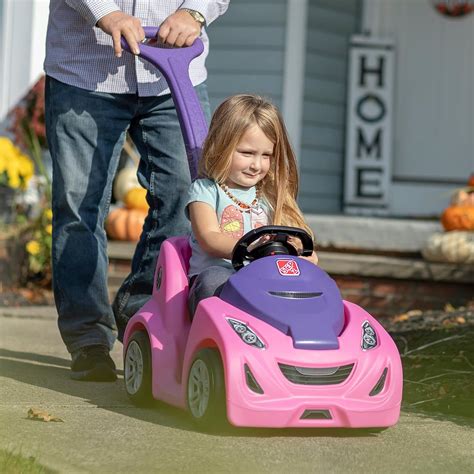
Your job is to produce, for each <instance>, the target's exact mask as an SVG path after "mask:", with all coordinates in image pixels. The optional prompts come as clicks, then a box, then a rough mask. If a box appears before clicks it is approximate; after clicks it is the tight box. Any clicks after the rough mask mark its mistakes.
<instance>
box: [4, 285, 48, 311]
mask: <svg viewBox="0 0 474 474" xmlns="http://www.w3.org/2000/svg"><path fill="white" fill-rule="evenodd" d="M41 305H54V297H53V292H52V291H51V290H50V289H49V288H42V287H37V286H34V285H31V286H27V287H26V288H11V287H10V288H9V287H7V288H5V287H2V286H1V284H0V307H9V308H15V307H18V306H41Z"/></svg>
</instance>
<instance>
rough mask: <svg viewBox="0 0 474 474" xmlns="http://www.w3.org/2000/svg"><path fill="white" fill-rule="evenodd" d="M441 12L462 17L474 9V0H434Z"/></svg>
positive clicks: (435, 5)
mask: <svg viewBox="0 0 474 474" xmlns="http://www.w3.org/2000/svg"><path fill="white" fill-rule="evenodd" d="M432 3H433V5H434V7H435V8H436V10H438V12H439V13H441V14H442V15H445V16H449V17H461V16H465V15H468V14H469V13H472V12H473V11H474V1H473V0H442V1H440V0H432Z"/></svg>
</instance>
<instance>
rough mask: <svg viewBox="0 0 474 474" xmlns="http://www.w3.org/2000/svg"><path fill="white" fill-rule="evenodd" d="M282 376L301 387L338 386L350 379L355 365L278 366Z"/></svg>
mask: <svg viewBox="0 0 474 474" xmlns="http://www.w3.org/2000/svg"><path fill="white" fill-rule="evenodd" d="M278 366H279V367H280V370H281V372H282V374H283V375H284V376H285V377H286V378H287V379H288V380H289V381H290V382H292V383H296V384H299V385H337V384H339V383H342V382H344V381H345V380H346V379H347V377H349V375H350V373H351V372H352V369H353V368H354V364H348V365H341V366H340V367H324V368H321V367H296V366H294V365H286V364H278Z"/></svg>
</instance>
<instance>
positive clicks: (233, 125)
mask: <svg viewBox="0 0 474 474" xmlns="http://www.w3.org/2000/svg"><path fill="white" fill-rule="evenodd" d="M255 124H256V125H258V126H259V127H260V129H261V130H262V132H263V133H264V134H265V135H266V137H267V138H268V139H269V140H270V141H271V142H273V144H274V151H273V155H272V158H271V164H270V169H269V171H268V173H267V175H266V176H265V178H263V180H262V181H261V182H260V183H259V184H258V186H259V188H260V190H261V193H262V195H263V197H264V198H265V199H266V201H267V202H268V204H269V205H270V206H271V208H272V211H273V224H274V225H287V226H292V227H300V228H303V229H304V230H306V231H307V232H308V233H309V234H310V235H311V236H313V233H312V231H311V229H310V227H309V226H308V225H307V224H306V222H305V220H304V217H303V214H302V212H301V210H300V208H299V207H298V204H297V202H296V197H297V194H298V172H297V167H296V159H295V154H294V152H293V150H292V148H291V145H290V141H289V138H288V133H287V131H286V128H285V124H284V123H283V119H282V117H281V115H280V112H279V111H278V109H277V108H276V107H275V106H274V105H273V104H272V103H271V102H270V101H268V100H266V99H264V98H262V97H259V96H256V95H249V94H239V95H234V96H232V97H229V98H227V99H226V100H225V101H224V102H222V104H221V105H219V107H218V108H217V109H216V111H215V112H214V115H213V117H212V120H211V125H210V129H209V134H208V136H207V138H206V141H205V142H204V147H203V153H202V158H201V160H200V162H199V175H200V176H201V177H207V178H210V179H213V180H215V181H216V182H217V183H219V184H223V183H224V182H225V181H226V179H227V178H228V176H229V173H230V168H231V163H232V154H233V152H234V150H235V149H236V147H237V144H238V143H239V141H240V139H241V138H242V136H243V134H244V133H245V132H246V131H247V130H248V129H249V128H250V127H251V126H253V125H255Z"/></svg>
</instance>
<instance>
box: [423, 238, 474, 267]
mask: <svg viewBox="0 0 474 474" xmlns="http://www.w3.org/2000/svg"><path fill="white" fill-rule="evenodd" d="M421 253H422V255H423V258H425V259H426V260H430V261H433V262H449V263H474V232H469V231H456V230H453V231H451V232H445V233H444V234H433V235H432V236H431V237H430V238H429V239H428V241H427V242H426V244H425V246H424V248H423V249H422V251H421Z"/></svg>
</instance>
